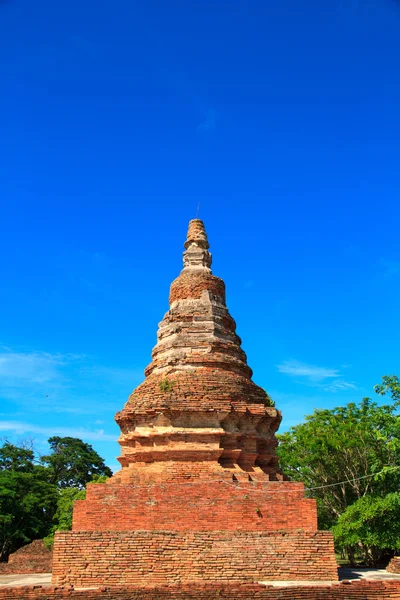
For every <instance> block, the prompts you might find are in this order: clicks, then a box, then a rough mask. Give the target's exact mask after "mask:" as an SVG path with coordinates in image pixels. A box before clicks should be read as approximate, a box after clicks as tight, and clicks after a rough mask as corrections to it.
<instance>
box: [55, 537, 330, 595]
mask: <svg viewBox="0 0 400 600" xmlns="http://www.w3.org/2000/svg"><path fill="white" fill-rule="evenodd" d="M336 579H337V565H336V561H335V555H334V550H333V539H332V535H331V533H329V532H321V531H320V532H314V533H312V532H303V531H298V532H290V533H285V532H283V533H277V532H274V533H269V532H262V533H261V532H248V531H246V532H233V531H207V532H205V531H198V532H168V531H133V532H132V531H124V532H96V531H94V532H80V531H71V532H57V533H56V536H55V543H54V551H53V584H55V585H65V584H71V585H74V586H75V587H90V586H96V585H137V586H143V585H168V584H178V583H185V582H193V583H194V582H196V583H202V582H204V581H207V582H210V583H211V582H218V583H224V582H225V583H228V582H230V581H263V580H336Z"/></svg>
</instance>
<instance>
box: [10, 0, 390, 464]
mask: <svg viewBox="0 0 400 600" xmlns="http://www.w3.org/2000/svg"><path fill="white" fill-rule="evenodd" d="M0 82H1V84H0V85H1V94H0V114H1V140H0V141H1V143H0V198H1V217H0V250H1V257H2V260H1V273H0V286H1V290H0V292H1V293H0V345H1V348H0V399H1V408H0V413H1V416H0V418H1V422H0V430H1V431H0V435H3V436H8V437H9V438H10V439H12V440H14V441H17V440H19V439H21V438H23V437H26V436H30V437H34V438H35V440H36V443H37V445H38V448H39V449H40V450H41V451H42V452H44V451H45V450H46V445H45V440H46V439H47V438H48V437H49V436H50V435H52V434H58V435H64V434H65V435H76V436H79V437H82V438H83V439H84V440H86V441H88V442H90V443H92V444H93V446H94V447H95V448H96V449H97V450H98V451H99V452H100V454H101V455H102V456H104V457H105V458H106V459H107V462H108V463H109V464H110V466H112V467H113V468H115V466H116V460H115V457H116V456H117V455H118V446H117V444H116V443H115V439H116V437H117V434H118V429H117V427H116V425H115V424H114V422H113V415H114V413H115V412H116V411H117V410H119V409H121V408H122V406H123V404H124V402H125V401H126V398H127V396H128V394H129V393H130V391H131V390H132V389H133V388H134V387H135V386H136V385H138V384H139V383H140V382H141V380H142V378H143V369H144V367H145V366H146V365H147V364H148V363H149V362H150V354H151V349H152V347H153V346H154V343H155V334H156V329H157V323H158V322H159V321H160V320H161V318H162V317H163V315H164V313H165V311H166V310H167V308H168V303H167V299H168V289H169V284H170V282H171V281H172V279H174V278H175V277H176V276H177V275H178V274H179V272H180V269H181V253H182V251H183V247H182V244H183V241H184V238H185V234H186V228H187V223H188V220H189V219H191V218H193V217H194V216H195V214H196V209H197V205H198V202H200V203H201V208H200V217H201V218H202V219H203V220H204V221H205V224H206V228H207V231H208V234H209V239H210V242H211V250H212V252H213V256H214V261H213V270H214V273H215V274H216V275H218V276H221V277H222V278H223V279H224V280H225V282H226V284H227V299H228V306H229V309H230V311H231V314H232V316H233V317H234V318H235V319H236V321H237V325H238V333H239V335H240V336H241V337H242V339H243V347H244V350H245V351H246V352H247V355H248V358H249V364H250V366H251V367H252V368H253V370H254V380H255V381H256V382H257V383H259V384H260V385H262V386H263V387H265V388H266V389H267V390H268V392H269V393H270V394H271V396H272V397H273V398H274V399H275V400H276V403H277V405H278V407H279V408H280V409H281V410H282V411H283V414H284V421H283V429H284V428H287V427H289V426H290V425H292V424H294V423H297V422H299V421H300V420H302V418H303V416H304V414H307V413H310V412H311V411H312V410H313V409H314V408H316V407H332V406H335V405H339V404H344V403H346V402H348V401H350V400H359V399H361V398H362V397H363V396H365V395H372V394H373V392H372V386H373V385H374V384H375V383H378V382H379V380H380V377H381V375H384V374H391V373H398V374H400V368H399V367H400V365H399V341H398V340H399V330H400V327H399V326H400V311H399V304H400V246H399V216H400V206H399V194H400V160H399V159H400V152H399V145H400V2H396V0H333V1H331V2H328V1H325V2H321V0H279V1H277V2H272V1H270V0H247V1H244V0H229V1H228V0H201V1H200V0H199V1H194V2H189V1H187V0H181V1H177V0H169V1H168V2H166V1H165V0H148V1H146V2H137V1H132V0H121V1H119V2H109V1H108V2H105V1H101V0H96V1H94V0H84V1H82V0H79V1H78V0H70V1H69V2H60V1H55V0H36V1H35V2H33V1H32V0H8V1H5V0H2V2H0Z"/></svg>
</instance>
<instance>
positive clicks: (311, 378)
mask: <svg viewBox="0 0 400 600" xmlns="http://www.w3.org/2000/svg"><path fill="white" fill-rule="evenodd" d="M277 369H278V371H279V372H280V373H285V375H289V376H291V377H295V378H297V380H298V381H300V382H301V383H304V384H306V385H309V386H314V387H320V388H323V389H324V390H325V391H329V392H339V391H345V390H355V389H357V388H356V385H355V384H354V383H352V382H350V381H344V380H343V379H341V378H340V377H341V373H340V371H339V369H336V368H328V367H319V366H317V365H308V364H306V363H303V362H300V361H298V360H286V361H284V362H283V363H281V364H279V365H277Z"/></svg>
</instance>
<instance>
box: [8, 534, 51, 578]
mask: <svg viewBox="0 0 400 600" xmlns="http://www.w3.org/2000/svg"><path fill="white" fill-rule="evenodd" d="M52 560H53V557H52V552H51V551H50V550H47V548H46V547H45V545H44V542H43V540H34V541H33V542H31V543H30V544H27V545H26V546H23V547H22V548H20V549H19V550H17V551H16V552H14V553H13V554H10V556H9V558H8V562H4V563H1V562H0V575H12V574H14V573H27V574H28V573H51V565H52Z"/></svg>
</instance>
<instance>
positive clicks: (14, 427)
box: [0, 421, 117, 442]
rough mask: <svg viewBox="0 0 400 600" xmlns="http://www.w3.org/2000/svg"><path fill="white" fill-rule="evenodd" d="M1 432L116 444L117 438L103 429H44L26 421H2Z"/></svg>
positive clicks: (53, 427)
mask: <svg viewBox="0 0 400 600" xmlns="http://www.w3.org/2000/svg"><path fill="white" fill-rule="evenodd" d="M0 431H9V432H12V433H16V434H18V435H22V434H25V433H37V434H41V435H45V436H53V435H61V436H69V437H79V438H81V439H84V440H87V441H93V442H95V441H97V442H116V441H117V436H115V435H110V434H107V433H104V430H103V429H97V430H94V431H90V430H88V429H83V428H77V427H59V426H57V425H55V426H51V427H42V426H40V425H34V424H32V423H25V422H24V421H0Z"/></svg>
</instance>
